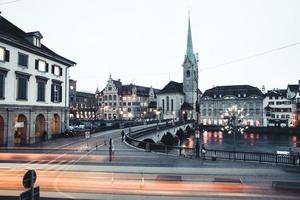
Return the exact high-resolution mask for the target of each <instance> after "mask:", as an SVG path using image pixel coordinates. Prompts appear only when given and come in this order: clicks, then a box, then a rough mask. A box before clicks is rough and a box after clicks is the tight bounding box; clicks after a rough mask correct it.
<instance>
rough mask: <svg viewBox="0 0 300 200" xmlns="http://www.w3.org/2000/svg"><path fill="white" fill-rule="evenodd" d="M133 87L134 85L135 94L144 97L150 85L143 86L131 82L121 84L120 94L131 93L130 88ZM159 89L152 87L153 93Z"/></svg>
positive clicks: (147, 94)
mask: <svg viewBox="0 0 300 200" xmlns="http://www.w3.org/2000/svg"><path fill="white" fill-rule="evenodd" d="M134 87H136V95H137V96H144V97H147V96H149V91H150V87H144V86H139V85H133V84H130V85H123V86H122V95H132V89H133V88H134ZM159 91H160V90H158V89H154V88H153V92H154V94H156V93H157V92H159Z"/></svg>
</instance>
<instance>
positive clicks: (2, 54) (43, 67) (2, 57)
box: [0, 47, 63, 76]
mask: <svg viewBox="0 0 300 200" xmlns="http://www.w3.org/2000/svg"><path fill="white" fill-rule="evenodd" d="M9 57H10V56H9V51H8V50H7V49H5V48H4V47H0V61H2V62H9ZM28 60H29V55H27V54H24V53H20V52H18V65H19V66H20V67H26V68H28ZM35 69H36V70H38V71H40V72H49V64H48V63H47V62H46V61H44V60H41V59H36V60H35ZM51 73H52V74H54V75H56V76H62V74H63V72H62V68H61V67H60V66H58V65H52V66H51Z"/></svg>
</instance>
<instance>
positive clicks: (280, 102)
mask: <svg viewBox="0 0 300 200" xmlns="http://www.w3.org/2000/svg"><path fill="white" fill-rule="evenodd" d="M291 104H292V102H291V101H277V102H276V105H291ZM269 105H275V102H274V101H270V102H269Z"/></svg>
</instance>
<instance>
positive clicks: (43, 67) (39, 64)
mask: <svg viewBox="0 0 300 200" xmlns="http://www.w3.org/2000/svg"><path fill="white" fill-rule="evenodd" d="M35 69H37V70H39V71H41V72H47V71H48V63H46V61H43V60H36V62H35Z"/></svg>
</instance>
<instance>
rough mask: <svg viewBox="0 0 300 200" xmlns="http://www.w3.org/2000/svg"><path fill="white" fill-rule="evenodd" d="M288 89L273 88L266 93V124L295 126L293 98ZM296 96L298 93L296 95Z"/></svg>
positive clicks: (264, 103)
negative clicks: (290, 97)
mask: <svg viewBox="0 0 300 200" xmlns="http://www.w3.org/2000/svg"><path fill="white" fill-rule="evenodd" d="M288 96H290V95H288V94H287V90H286V89H273V90H269V91H268V92H267V93H266V94H265V98H264V101H263V106H264V126H271V127H293V126H294V122H293V115H292V108H293V104H292V100H291V99H289V98H288ZM295 96H296V95H295Z"/></svg>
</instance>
